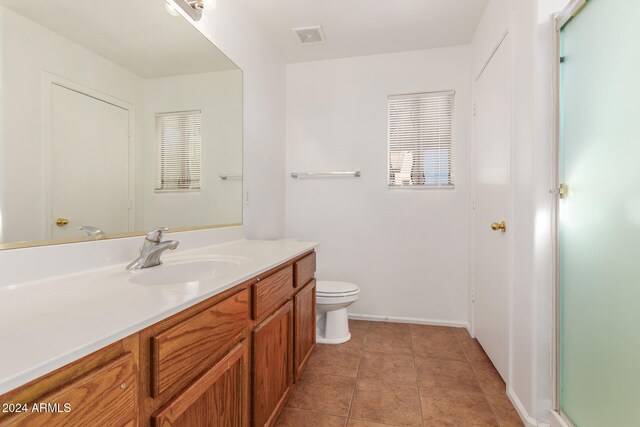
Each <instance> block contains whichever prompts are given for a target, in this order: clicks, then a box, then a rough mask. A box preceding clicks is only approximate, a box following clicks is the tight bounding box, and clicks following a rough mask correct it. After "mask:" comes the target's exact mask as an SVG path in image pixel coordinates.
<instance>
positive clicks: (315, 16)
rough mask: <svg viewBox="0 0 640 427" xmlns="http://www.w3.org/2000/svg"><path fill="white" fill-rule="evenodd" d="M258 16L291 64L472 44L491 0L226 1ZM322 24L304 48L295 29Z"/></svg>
mask: <svg viewBox="0 0 640 427" xmlns="http://www.w3.org/2000/svg"><path fill="white" fill-rule="evenodd" d="M221 1H234V2H238V3H240V4H241V5H242V7H243V8H244V9H245V10H247V11H248V12H250V13H251V14H253V15H254V17H255V19H256V21H257V22H258V24H259V25H260V26H261V27H262V28H263V30H265V32H266V34H267V37H269V38H270V39H271V40H272V41H273V42H274V43H275V45H276V47H277V48H278V49H279V50H280V52H281V54H282V56H283V58H284V59H285V61H286V62H288V63H291V62H303V61H315V60H321V59H329V58H343V57H349V56H360V55H373V54H379V53H389V52H400V51H406V50H416V49H429V48H435V47H445V46H454V45H460V44H467V43H469V42H470V41H471V38H472V37H473V33H474V32H475V29H476V27H477V25H478V23H479V21H480V18H481V16H482V13H483V12H484V9H485V7H486V5H487V3H488V0H221ZM315 25H321V26H322V28H323V30H324V34H325V36H326V42H325V43H323V44H315V45H308V46H303V45H300V44H299V43H298V41H297V40H296V36H295V34H294V33H293V32H292V31H291V28H296V27H310V26H315Z"/></svg>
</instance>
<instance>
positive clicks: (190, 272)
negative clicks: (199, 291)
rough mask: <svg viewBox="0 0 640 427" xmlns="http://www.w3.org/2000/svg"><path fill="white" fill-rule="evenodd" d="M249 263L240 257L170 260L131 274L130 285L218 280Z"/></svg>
mask: <svg viewBox="0 0 640 427" xmlns="http://www.w3.org/2000/svg"><path fill="white" fill-rule="evenodd" d="M247 262H250V260H249V259H245V258H242V257H227V256H225V257H222V256H220V257H211V258H200V259H183V260H170V261H166V262H164V263H163V264H160V265H158V266H156V267H150V268H144V269H142V270H138V271H135V272H133V273H132V276H131V277H130V278H129V281H130V282H131V283H136V284H138V285H177V284H185V283H189V284H191V283H198V282H201V281H203V280H210V279H219V278H220V277H224V276H226V275H227V274H229V273H233V272H234V271H236V270H238V269H240V267H242V266H243V265H246V263H247Z"/></svg>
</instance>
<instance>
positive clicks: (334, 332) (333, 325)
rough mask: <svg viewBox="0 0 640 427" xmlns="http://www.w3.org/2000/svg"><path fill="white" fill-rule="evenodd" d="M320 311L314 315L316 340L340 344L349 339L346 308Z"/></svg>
mask: <svg viewBox="0 0 640 427" xmlns="http://www.w3.org/2000/svg"><path fill="white" fill-rule="evenodd" d="M318 311H322V312H320V313H318V315H317V316H316V342H317V343H319V344H342V343H345V342H347V341H349V340H350V339H351V333H350V332H349V319H348V317H347V308H346V307H344V308H341V309H339V310H332V311H331V310H329V311H324V310H318Z"/></svg>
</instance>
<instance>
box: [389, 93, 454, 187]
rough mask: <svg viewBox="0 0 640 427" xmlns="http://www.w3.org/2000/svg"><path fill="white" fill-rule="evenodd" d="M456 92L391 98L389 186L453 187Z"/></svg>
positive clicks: (394, 96)
mask: <svg viewBox="0 0 640 427" xmlns="http://www.w3.org/2000/svg"><path fill="white" fill-rule="evenodd" d="M454 95H455V92H453V91H449V92H431V93H417V94H411V95H393V96H390V97H389V177H388V178H389V186H390V187H393V188H420V187H453V186H454V182H455V177H454V168H453V166H454V158H453V98H454Z"/></svg>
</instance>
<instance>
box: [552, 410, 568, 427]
mask: <svg viewBox="0 0 640 427" xmlns="http://www.w3.org/2000/svg"><path fill="white" fill-rule="evenodd" d="M551 427H572V426H571V424H569V423H568V422H567V421H566V420H565V419H564V418H562V415H560V414H559V413H558V412H557V411H551Z"/></svg>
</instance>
